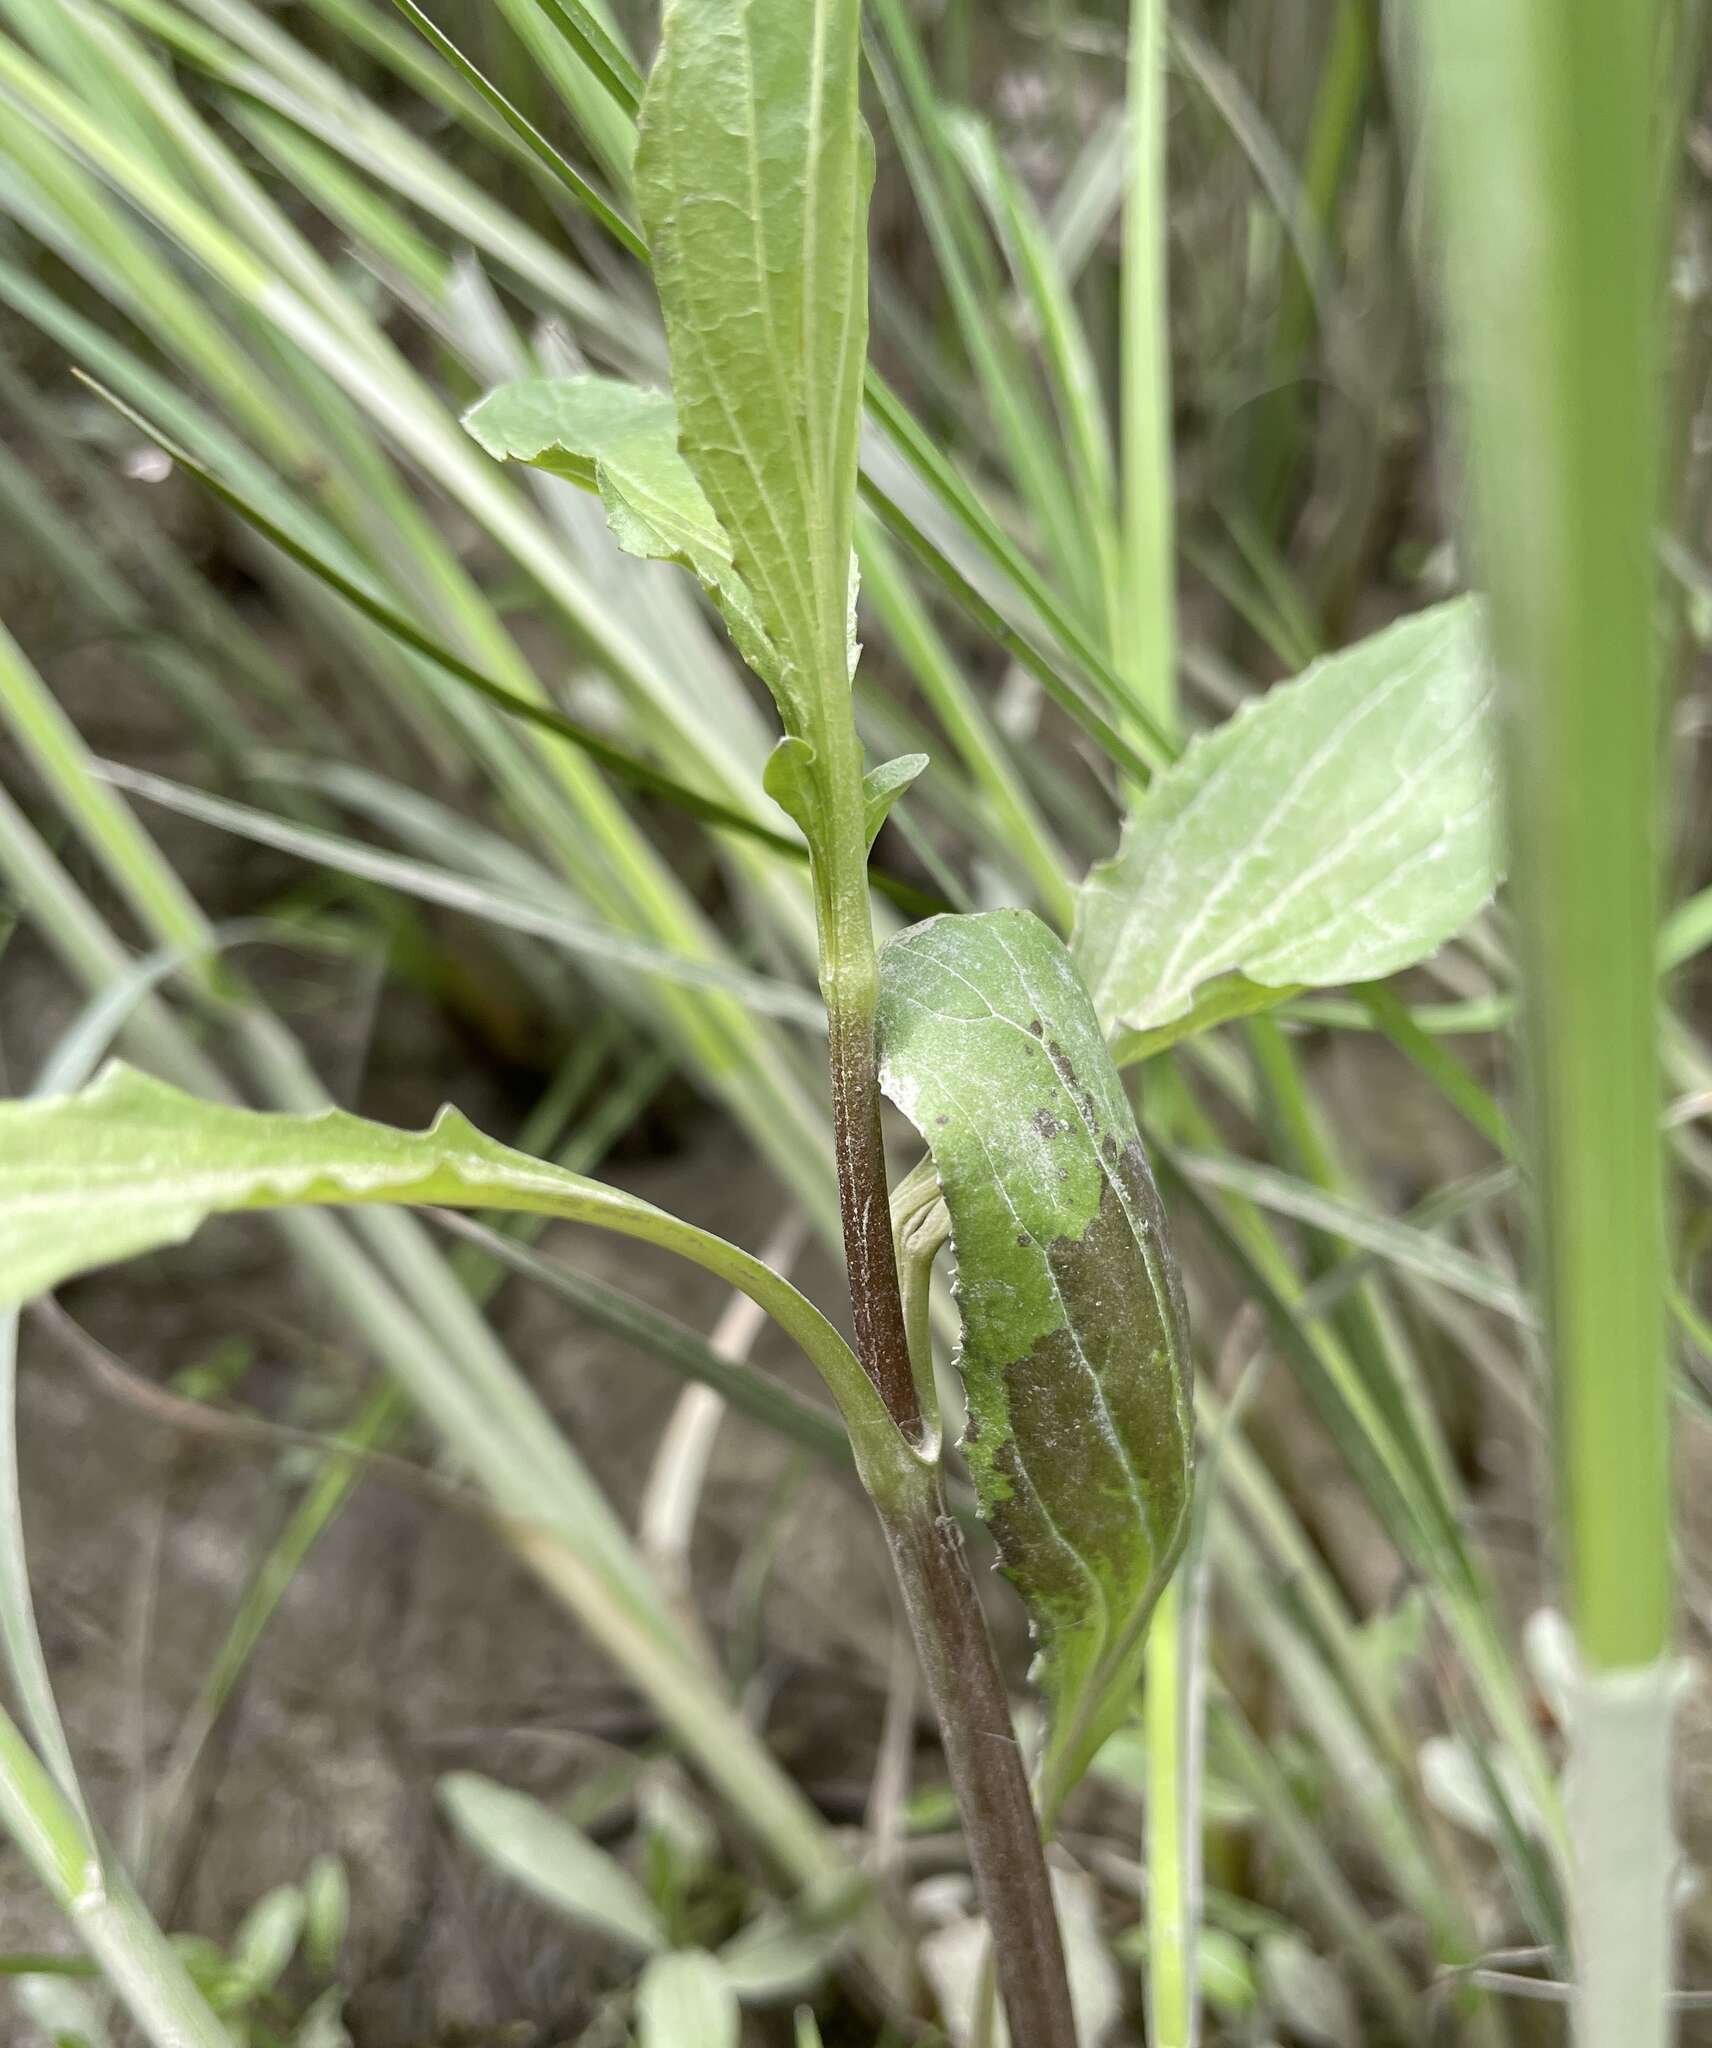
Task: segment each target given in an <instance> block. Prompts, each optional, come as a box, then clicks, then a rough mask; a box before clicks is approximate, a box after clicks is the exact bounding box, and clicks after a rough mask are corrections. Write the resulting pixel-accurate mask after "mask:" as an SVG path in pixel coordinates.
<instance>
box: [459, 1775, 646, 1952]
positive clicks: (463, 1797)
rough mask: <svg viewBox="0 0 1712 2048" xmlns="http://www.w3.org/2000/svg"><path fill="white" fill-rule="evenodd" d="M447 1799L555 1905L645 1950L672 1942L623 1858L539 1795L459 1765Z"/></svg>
mask: <svg viewBox="0 0 1712 2048" xmlns="http://www.w3.org/2000/svg"><path fill="white" fill-rule="evenodd" d="M440 1803H441V1804H442V1805H443V1806H444V1807H445V1809H446V1812H447V1813H448V1815H450V1817H451V1821H452V1825H453V1826H454V1827H455V1828H456V1829H457V1831H458V1833H459V1834H460V1835H462V1836H463V1837H464V1839H465V1841H467V1842H468V1843H469V1844H470V1846H471V1847H472V1848H474V1849H476V1850H477V1851H478V1852H479V1853H480V1854H481V1855H483V1856H485V1857H486V1858H487V1860H488V1862H490V1863H491V1864H492V1865H493V1866H494V1867H495V1869H497V1870H501V1871H503V1872H504V1873H505V1875H506V1876H507V1877H511V1878H515V1879H516V1881H517V1882H518V1883H519V1884H520V1885H522V1886H523V1887H524V1888H525V1889H526V1890H527V1891H531V1892H533V1893H534V1894H535V1896H536V1897H537V1898H538V1899H543V1900H545V1901H546V1903H547V1904H548V1905H549V1906H556V1907H557V1908H558V1909H559V1911H560V1912H561V1913H564V1914H567V1915H568V1916H569V1917H570V1918H571V1919H573V1920H576V1921H579V1922H580V1923H581V1924H582V1925H583V1926H585V1927H593V1928H596V1929H598V1931H599V1932H600V1933H602V1934H606V1935H610V1936H611V1937H612V1938H613V1939H614V1940H615V1941H621V1942H623V1943H624V1944H625V1945H626V1946H627V1947H630V1948H634V1949H639V1950H640V1951H641V1952H642V1954H644V1955H658V1954H659V1953H660V1951H661V1950H662V1949H664V1948H665V1947H666V1946H667V1940H666V1930H665V1927H664V1926H663V1925H662V1923H661V1920H660V1916H659V1914H658V1913H656V1912H655V1910H654V1908H653V1906H652V1905H651V1904H650V1903H649V1901H648V1898H647V1895H646V1894H645V1893H644V1892H643V1890H642V1888H641V1886H640V1885H638V1884H637V1883H636V1881H635V1879H634V1878H632V1877H631V1875H630V1873H629V1872H628V1871H627V1870H626V1869H625V1868H624V1866H623V1865H622V1864H621V1863H618V1862H616V1861H615V1860H614V1859H613V1858H612V1857H610V1856H609V1855H607V1853H606V1851H605V1850H604V1849H601V1848H598V1847H597V1846H596V1845H595V1844H594V1843H593V1842H591V1841H590V1840H589V1838H588V1836H587V1835H585V1834H584V1833H583V1832H582V1830H581V1829H580V1828H574V1827H572V1825H571V1823H570V1822H569V1821H568V1820H563V1819H561V1818H560V1816H559V1815H558V1814H556V1813H554V1812H553V1811H552V1810H551V1809H550V1808H548V1807H545V1806H543V1805H542V1804H541V1802H540V1800H538V1799H531V1798H530V1797H529V1796H528V1795H527V1794H526V1793H523V1792H513V1791H512V1790H511V1789H510V1787H509V1786H505V1785H496V1784H495V1783H494V1782H493V1780H492V1779H491V1778H483V1777H479V1776H477V1775H476V1774H475V1773H474V1772H472V1771H455V1772H453V1773H452V1774H451V1775H450V1776H449V1777H445V1778H442V1779H441V1780H440Z"/></svg>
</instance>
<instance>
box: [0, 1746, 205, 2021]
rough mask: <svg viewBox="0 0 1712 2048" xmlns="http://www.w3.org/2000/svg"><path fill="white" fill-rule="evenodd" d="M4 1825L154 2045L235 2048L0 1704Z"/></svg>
mask: <svg viewBox="0 0 1712 2048" xmlns="http://www.w3.org/2000/svg"><path fill="white" fill-rule="evenodd" d="M0 1824H3V1825H4V1827H5V1829H6V1832H7V1833H8V1834H9V1835H10V1836H11V1837H12V1839H13V1840H14V1841H15V1842H16V1843H17V1844H18V1847H19V1848H20V1849H21V1850H22V1851H23V1853H24V1856H25V1859H26V1860H27V1861H28V1863H29V1865H30V1867H31V1869H32V1870H34V1872H35V1873H36V1876H37V1877H38V1878H39V1879H40V1880H41V1882H42V1884H43V1885H44V1886H45V1887H46V1889H47V1891H48V1892H49V1894H50V1895H51V1896H52V1897H53V1899H54V1901H55V1902H56V1904H57V1905H58V1906H59V1907H60V1909H61V1911H62V1912H64V1914H65V1915H66V1918H67V1919H68V1920H69V1921H70V1923H71V1925H72V1927H73V1928H74V1930H75V1931H76V1933H77V1936H78V1938H79V1940H81V1941H82V1943H83V1945H84V1947H85V1948H87V1949H88V1951H89V1953H90V1954H91V1955H92V1956H93V1957H94V1958H95V1960H96V1962H97V1963H99V1964H100V1966H101V1969H102V1971H103V1973H104V1974H105V1976H106V1978H107V1981H108V1983H109V1984H111V1985H112V1987H113V1989H114V1990H115V1991H116V1992H117V1993H118V1994H119V1997H120V1999H121V2000H122V2001H123V2003H124V2005H125V2008H126V2010H127V2011H128V2012H129V2013H130V2015H131V2017H132V2019H133V2020H135V2021H136V2023H137V2025H138V2027H139V2028H140V2029H141V2030H142V2032H143V2034H144V2035H145V2036H146V2037H147V2039H148V2040H149V2041H150V2042H152V2043H153V2048H232V2037H231V2036H230V2034H228V2033H227V2031H226V2029H225V2027H223V2026H222V2025H221V2023H220V2021H219V2020H218V2019H217V2018H216V2017H215V2015H214V2012H213V2009H212V2008H211V2007H210V2006H209V2004H208V2002H207V2000H206V1999H205V1998H204V1997H203V1996H202V1994H201V1992H199V1991H198V1990H197V1988H196V1986H195V1985H194V1984H193V1983H192V1982H191V1979H190V1974H189V1972H188V1971H187V1970H186V1969H185V1967H184V1964H183V1963H182V1962H181V1961H180V1960H179V1957H178V1953H177V1951H176V1950H175V1949H174V1948H173V1946H172V1944H171V1943H170V1942H169V1941H168V1940H167V1938H166V1936H165V1935H164V1934H162V1933H161V1931H160V1929H159V1928H158V1927H157V1926H156V1925H155V1924H154V1922H153V1921H152V1920H151V1919H150V1918H149V1916H148V1914H147V1913H146V1912H145V1911H144V1909H143V1907H142V1904H141V1902H140V1901H139V1900H138V1898H137V1896H136V1894H135V1893H134V1892H133V1891H132V1890H131V1888H130V1886H129V1885H128V1884H127V1883H126V1882H125V1880H124V1879H123V1878H122V1877H121V1876H120V1875H119V1874H118V1873H117V1872H115V1871H112V1870H110V1869H107V1868H105V1867H104V1859H103V1857H102V1854H101V1851H100V1848H99V1847H98V1845H97V1844H96V1842H95V1840H94V1839H93V1837H92V1836H90V1835H89V1834H88V1833H87V1832H86V1831H85V1829H84V1827H83V1824H82V1822H81V1821H80V1820H79V1819H78V1817H77V1814H76V1813H75V1812H74V1811H73V1809H72V1807H71V1806H70V1804H69V1803H68V1801H67V1799H66V1796H65V1794H64V1793H63V1792H62V1791H61V1790H60V1789H59V1787H58V1786H57V1785H56V1784H55V1783H54V1781H53V1779H52V1778H51V1777H50V1776H49V1775H48V1773H47V1772H46V1771H45V1770H44V1769H43V1767H42V1764H41V1761H40V1759H39V1758H38V1757H37V1755H36V1753H35V1751H34V1750H32V1749H31V1747H30V1746H29V1744H28V1743H27V1742H26V1741H25V1740H24V1738H23V1736H22V1735H21V1734H20V1733H19V1731H18V1728H17V1726H16V1724H15V1723H14V1722H13V1721H12V1720H11V1718H10V1717H9V1716H8V1715H7V1714H6V1713H5V1711H4V1710H3V1709H0Z"/></svg>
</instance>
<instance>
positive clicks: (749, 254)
mask: <svg viewBox="0 0 1712 2048" xmlns="http://www.w3.org/2000/svg"><path fill="white" fill-rule="evenodd" d="M859 15H860V8H859V5H858V0H667V6H666V9H665V15H664V19H663V21H662V25H661V38H660V48H659V54H658V56H657V57H656V59H655V63H654V69H653V72H652V74H651V75H650V77H649V81H648V90H647V93H646V95H645V97H644V99H643V103H642V116H641V130H640V142H639V144H638V149H637V157H636V179H637V201H638V205H639V207H640V209H641V214H642V221H643V227H644V230H645V232H646V235H647V239H648V244H649V248H650V250H651V252H652V254H653V259H654V281H655V284H656V286H657V288H658V290H659V294H660V306H661V310H662V312H663V314H664V316H665V324H666V339H667V344H668V347H669V350H670V354H671V362H672V389H673V396H674V398H675V399H676V401H677V410H678V434H679V444H680V446H681V448H682V450H683V454H684V457H685V460H686V461H687V462H688V464H689V466H690V468H691V469H692V470H693V471H694V473H695V476H696V479H697V481H698V482H699V483H700V485H701V488H702V489H703V491H705V493H706V494H707V498H708V500H709V502H710V503H711V505H712V507H713V510H714V512H715V514H716V516H717V518H718V520H719V523H720V525H721V526H722V527H723V528H724V530H725V532H726V533H727V534H728V535H729V536H730V540H731V552H732V559H733V561H734V563H735V566H736V569H737V573H738V575H739V576H740V577H741V578H742V580H743V583H744V584H745V585H746V586H747V588H748V590H749V591H750V593H751V594H752V595H753V597H754V601H755V606H756V610H757V612H758V613H759V616H760V620H761V623H762V625H763V627H764V628H765V631H766V634H767V637H768V639H769V641H770V642H771V643H772V645H773V647H774V648H775V649H776V650H777V652H778V657H779V663H780V672H779V675H778V677H777V679H776V680H773V681H772V686H773V689H774V692H775V695H776V696H777V697H778V700H779V706H780V710H781V713H782V715H783V717H784V722H785V728H786V730H787V731H789V732H795V733H801V734H804V735H805V736H808V737H812V736H813V734H814V729H815V722H816V720H815V706H816V703H817V700H820V699H822V698H823V697H824V695H825V693H826V692H827V691H828V690H829V689H830V687H831V686H832V684H833V682H834V681H835V680H836V679H839V678H848V676H849V674H850V672H851V670H852V668H853V665H854V659H855V643H854V637H853V632H852V597H853V593H854V573H853V565H852V548H851V542H852V527H853V522H854V517H855V499H856V456H857V436H858V428H859V423H860V415H861V406H862V371H863V364H864V360H865V357H866V352H867V339H868V256H867V241H866V234H867V208H868V193H869V190H870V188H871V186H872V183H873V148H872V145H871V143H870V141H869V139H868V133H867V130H866V129H865V127H864V126H863V124H862V117H861V112H860V108H859V106H858V92H857V88H858V79H859V64H860V44H859ZM769 680H772V679H769Z"/></svg>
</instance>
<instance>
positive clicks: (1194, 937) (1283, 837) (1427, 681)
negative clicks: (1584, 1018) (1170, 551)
mask: <svg viewBox="0 0 1712 2048" xmlns="http://www.w3.org/2000/svg"><path fill="white" fill-rule="evenodd" d="M1491 714H1492V683H1491V675H1490V668H1489V664H1488V661H1487V658H1486V653H1485V647H1484V642H1483V639H1482V635H1481V629H1480V614H1479V609H1478V607H1477V606H1476V604H1475V603H1474V601H1473V600H1472V599H1469V598H1463V599H1459V600H1457V601H1455V602H1453V603H1450V604H1445V605H1439V606H1436V607H1435V608H1434V609H1432V610H1431V611H1426V612H1421V613H1419V614H1418V615H1416V616H1415V617H1413V618H1410V619H1405V620H1403V621H1402V622H1401V623H1400V624H1398V625H1395V626H1391V627H1388V628H1387V629H1386V630H1385V631H1384V632H1381V633H1376V634H1374V635H1373V636H1372V637H1371V638H1370V639H1367V640H1363V641H1362V642H1360V644H1359V645H1357V646H1355V647H1350V648H1346V649H1345V650H1344V651H1343V652H1342V653H1339V654H1334V655H1331V656H1329V657H1328V658H1327V659H1325V660H1324V661H1319V662H1316V663H1315V664H1314V665H1313V667H1312V668H1310V669H1308V670H1307V671H1306V672H1305V673H1304V674H1303V675H1302V676H1301V677H1300V678H1299V679H1298V680H1297V681H1295V682H1293V683H1287V684H1284V685H1282V686H1280V687H1278V688H1275V689H1273V690H1270V691H1268V692H1267V694H1266V695H1265V696H1264V697H1262V698H1260V699H1259V700H1258V701H1257V702H1256V703H1255V704H1253V705H1251V706H1250V707H1249V708H1247V709H1246V710H1243V711H1241V712H1239V713H1238V714H1237V716H1236V717H1234V718H1232V719H1230V720H1229V721H1228V722H1227V723H1226V724H1224V725H1222V726H1220V727H1219V728H1218V729H1217V731H1215V732H1212V733H1209V734H1207V735H1205V736H1204V737H1202V738H1200V739H1197V740H1196V741H1194V742H1193V744H1192V745H1191V746H1190V747H1189V748H1188V749H1187V751H1186V752H1185V753H1184V755H1183V757H1182V759H1181V760H1179V761H1178V762H1176V763H1175V764H1174V765H1173V766H1172V767H1170V768H1168V769H1166V770H1165V771H1164V772H1163V773H1161V774H1160V775H1158V776H1157V777H1155V779H1154V781H1153V782H1152V784H1151V785H1150V786H1149V788H1148V790H1147V792H1146V794H1145V795H1144V796H1143V797H1142V799H1141V800H1140V802H1139V804H1138V805H1137V807H1136V810H1135V813H1134V815H1133V817H1132V818H1131V819H1130V822H1129V826H1128V828H1127V830H1126V831H1125V833H1124V837H1123V844H1122V846H1121V847H1120V848H1119V850H1118V852H1117V854H1116V855H1115V856H1114V857H1113V858H1112V859H1111V860H1109V861H1106V862H1104V863H1103V864H1102V865H1101V866H1099V867H1097V868H1095V869H1094V870H1093V872H1092V873H1091V874H1090V875H1089V877H1088V880H1087V881H1086V883H1085V884H1084V885H1083V888H1082V893H1081V900H1080V902H1079V904H1078V907H1077V914H1076V934H1075V939H1074V950H1075V957H1076V964H1077V966H1078V967H1079V968H1080V970H1081V972H1082V975H1083V978H1084V979H1085V980H1086V982H1087V984H1088V987H1089V989H1090V990H1091V991H1092V993H1093V997H1094V1001H1095V1004H1096V1006H1097V1008H1098V1010H1099V1013H1100V1016H1101V1018H1102V1020H1103V1021H1104V1022H1105V1024H1106V1025H1107V1026H1108V1028H1111V1029H1114V1030H1119V1031H1121V1032H1123V1033H1125V1034H1128V1035H1127V1036H1126V1037H1125V1038H1124V1039H1122V1040H1121V1041H1120V1046H1119V1052H1120V1056H1123V1055H1124V1054H1140V1053H1145V1052H1147V1051H1151V1050H1155V1049H1157V1048H1158V1047H1159V1046H1161V1045H1167V1044H1170V1043H1171V1042H1172V1041H1173V1040H1174V1039H1176V1038H1181V1037H1184V1036H1187V1035H1188V1034H1189V1033H1190V1032H1191V1031H1195V1030H1198V1029H1200V1028H1202V1027H1203V1026H1204V1025H1206V1024H1209V1023H1215V1022H1217V1021H1218V1020H1219V1019H1220V1018H1221V1017H1228V1016H1239V1015H1241V1014H1242V1013H1243V1012H1245V1011H1248V1010H1255V1009H1259V1008H1262V1007H1264V1006H1265V1005H1266V1004H1268V1003H1272V1002H1276V1001H1278V1000H1280V999H1281V997H1282V996H1284V995H1286V994H1289V993H1292V992H1294V991H1295V990H1297V989H1300V988H1304V987H1326V986H1329V985H1331V984H1334V983H1338V982H1346V981H1367V980H1373V979H1376V978H1377V977H1378V976H1380V975H1385V974H1392V973H1395V972H1396V971H1397V970H1398V969H1399V968H1402V967H1407V966H1409V965H1410V964H1411V963H1412V962H1414V961H1417V960H1421V959H1424V958H1425V957H1426V955H1428V954H1429V953H1431V952H1433V951H1435V950H1436V949H1437V948H1438V947H1439V946H1441V945H1442V944H1443V943H1444V941H1445V940H1446V939H1448V938H1449V937H1451V935H1452V934H1453V933H1454V932H1455V931H1456V930H1457V929H1458V927H1459V926H1461V925H1462V924H1464V923H1466V922H1467V920H1468V919H1469V918H1470V917H1472V916H1473V915H1474V913H1475V912H1476V911H1477V910H1479V909H1480V907H1481V906H1482V904H1484V903H1485V902H1486V901H1487V900H1488V899H1489V897H1490V896H1491V894H1492V892H1493V890H1494V889H1495V888H1496V886H1497V883H1498V880H1499V876H1500V872H1501V862H1500V853H1499V846H1498V829H1497V815H1496V810H1497V790H1496V753H1495V741H1494V735H1493V731H1492V715H1491Z"/></svg>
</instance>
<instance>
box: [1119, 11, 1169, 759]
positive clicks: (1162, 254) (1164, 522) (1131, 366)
mask: <svg viewBox="0 0 1712 2048" xmlns="http://www.w3.org/2000/svg"><path fill="white" fill-rule="evenodd" d="M1165 14H1166V0H1131V6H1130V17H1129V163H1128V182H1127V186H1126V190H1125V195H1124V242H1123V281H1122V292H1123V335H1122V394H1123V396H1122V428H1121V431H1122V436H1123V559H1124V572H1125V589H1126V594H1127V599H1128V607H1127V616H1126V618H1125V621H1124V631H1123V640H1122V643H1121V646H1120V648H1119V659H1118V667H1119V669H1120V670H1121V671H1122V673H1123V676H1124V679H1125V681H1126V683H1127V684H1128V686H1129V691H1130V695H1131V697H1132V699H1133V700H1134V702H1135V703H1137V704H1138V705H1139V706H1140V707H1141V708H1142V710H1143V711H1145V712H1146V714H1147V715H1148V716H1149V717H1150V718H1151V719H1152V721H1153V723H1154V724H1155V725H1156V726H1157V727H1159V728H1161V729H1163V730H1164V731H1165V732H1167V733H1171V732H1174V731H1175V730H1176V726H1177V685H1176V638H1177V628H1176V611H1177V601H1176V557H1175V541H1174V537H1173V536H1174V533H1175V518H1174V515H1173V510H1172V506H1173V498H1172V475H1171V352H1170V326H1169V322H1168V319H1167V311H1166V204H1165V200H1166V194H1165V161H1166V135H1165Z"/></svg>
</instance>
